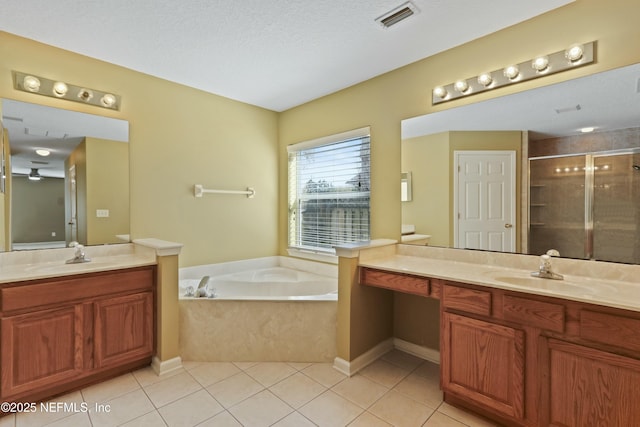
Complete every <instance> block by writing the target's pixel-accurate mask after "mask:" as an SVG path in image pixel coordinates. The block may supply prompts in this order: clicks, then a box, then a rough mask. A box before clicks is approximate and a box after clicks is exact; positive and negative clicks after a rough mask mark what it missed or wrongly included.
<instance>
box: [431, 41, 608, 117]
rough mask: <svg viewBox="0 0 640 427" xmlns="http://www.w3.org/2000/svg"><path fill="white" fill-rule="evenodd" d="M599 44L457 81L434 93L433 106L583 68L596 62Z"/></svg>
mask: <svg viewBox="0 0 640 427" xmlns="http://www.w3.org/2000/svg"><path fill="white" fill-rule="evenodd" d="M595 44H596V42H595V41H593V42H589V43H584V44H575V45H572V46H570V47H569V48H567V49H566V50H561V51H558V52H554V53H551V54H548V55H541V56H538V57H535V58H533V59H530V60H528V61H525V62H521V63H519V64H513V65H509V66H506V67H504V68H503V69H500V70H494V71H491V72H486V73H482V74H480V75H478V76H476V77H471V78H468V79H461V80H457V81H456V82H454V83H450V84H448V85H445V86H438V87H435V88H434V89H433V90H432V92H431V103H432V105H436V104H440V103H442V102H446V101H451V100H453V99H458V98H462V97H465V96H469V95H473V94H475V93H481V92H485V91H488V90H492V89H496V88H499V87H502V86H507V85H510V84H514V83H518V82H523V81H526V80H532V79H536V78H538V77H542V76H546V75H549V74H555V73H559V72H560V71H565V70H569V69H572V68H577V67H581V66H583V65H587V64H591V63H592V62H593V61H594V56H595V55H594V51H595Z"/></svg>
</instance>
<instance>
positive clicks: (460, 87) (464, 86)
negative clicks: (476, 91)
mask: <svg viewBox="0 0 640 427" xmlns="http://www.w3.org/2000/svg"><path fill="white" fill-rule="evenodd" d="M453 87H454V88H455V89H456V90H457V91H458V92H460V93H465V92H466V91H467V90H469V83H467V81H466V80H458V81H457V82H455V83H454V84H453Z"/></svg>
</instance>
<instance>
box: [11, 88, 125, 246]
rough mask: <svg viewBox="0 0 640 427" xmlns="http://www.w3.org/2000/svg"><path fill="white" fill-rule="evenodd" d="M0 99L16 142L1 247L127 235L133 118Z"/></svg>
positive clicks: (116, 239) (102, 241)
mask: <svg viewBox="0 0 640 427" xmlns="http://www.w3.org/2000/svg"><path fill="white" fill-rule="evenodd" d="M1 103H2V104H1V107H0V110H1V111H2V125H3V127H4V128H5V130H6V134H5V135H6V136H7V138H5V144H7V143H8V145H9V148H10V156H9V159H8V161H7V175H9V171H10V176H7V181H6V192H5V193H4V204H5V205H6V206H7V205H8V207H7V208H6V209H5V214H4V216H3V217H4V221H5V226H4V228H3V229H4V230H5V231H4V233H5V236H4V239H2V240H4V241H5V248H2V249H6V250H23V249H38V248H55V247H63V246H65V245H67V244H68V243H69V242H70V241H78V242H80V243H82V244H85V245H96V244H109V243H122V242H125V241H128V235H129V144H128V139H129V124H128V122H126V121H124V120H118V119H113V118H108V117H104V116H97V115H93V114H86V113H80V112H74V111H68V110H62V109H59V108H52V107H46V106H42V105H37V104H30V103H25V102H19V101H15V100H10V99H2V100H1Z"/></svg>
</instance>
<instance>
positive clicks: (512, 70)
mask: <svg viewBox="0 0 640 427" xmlns="http://www.w3.org/2000/svg"><path fill="white" fill-rule="evenodd" d="M519 75H520V69H519V68H518V66H517V65H509V66H508V67H507V68H505V69H504V76H505V77H506V78H508V79H509V80H514V79H516V78H517V77H518V76H519Z"/></svg>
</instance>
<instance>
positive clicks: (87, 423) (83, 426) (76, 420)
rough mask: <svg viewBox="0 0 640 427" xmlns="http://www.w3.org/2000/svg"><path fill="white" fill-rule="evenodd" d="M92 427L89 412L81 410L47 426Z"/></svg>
mask: <svg viewBox="0 0 640 427" xmlns="http://www.w3.org/2000/svg"><path fill="white" fill-rule="evenodd" d="M69 426H73V427H91V420H90V419H89V413H87V412H79V413H77V414H73V415H71V416H68V417H66V418H63V419H61V420H58V421H56V422H53V423H51V424H47V427H69Z"/></svg>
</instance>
